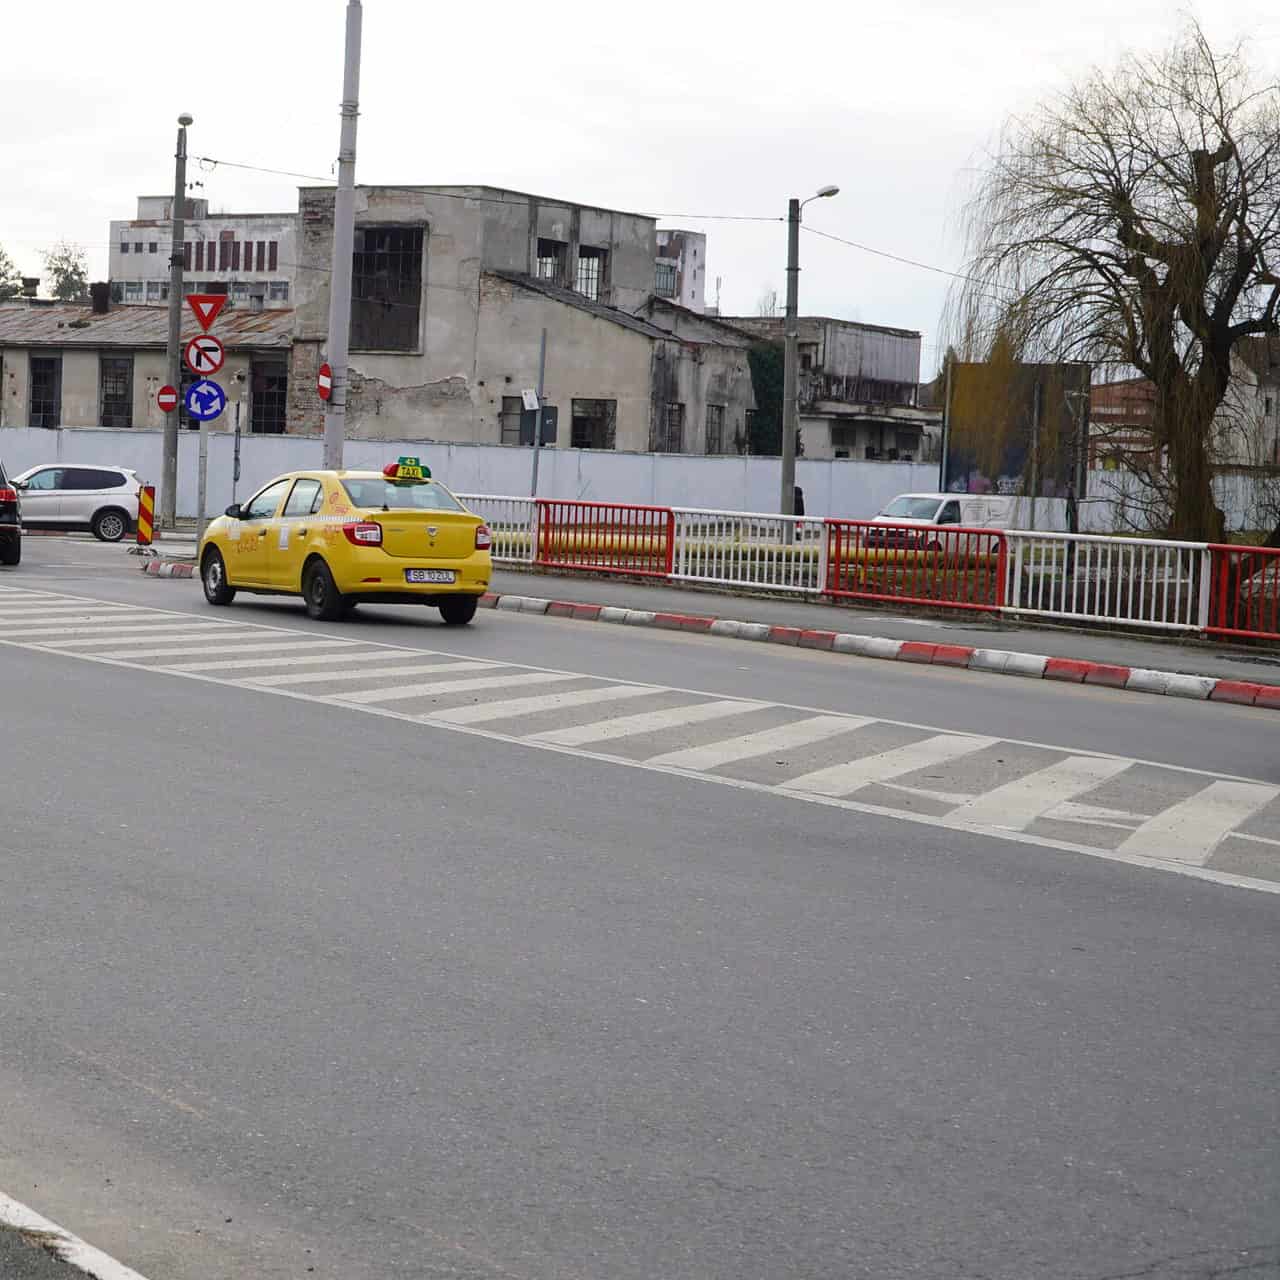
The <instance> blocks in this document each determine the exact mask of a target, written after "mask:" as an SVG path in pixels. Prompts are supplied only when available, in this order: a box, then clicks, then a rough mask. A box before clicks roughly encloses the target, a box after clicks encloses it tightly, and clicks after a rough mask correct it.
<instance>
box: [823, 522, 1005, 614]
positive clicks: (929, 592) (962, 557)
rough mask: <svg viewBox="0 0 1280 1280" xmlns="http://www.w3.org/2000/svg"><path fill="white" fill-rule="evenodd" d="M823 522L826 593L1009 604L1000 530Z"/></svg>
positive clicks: (942, 603)
mask: <svg viewBox="0 0 1280 1280" xmlns="http://www.w3.org/2000/svg"><path fill="white" fill-rule="evenodd" d="M826 524H827V581H826V592H827V594H828V595H832V596H837V597H843V598H846V599H852V600H886V601H897V602H899V603H902V604H926V605H931V606H933V607H934V608H938V607H941V608H951V609H979V610H986V611H991V612H994V611H995V610H997V609H1001V608H1003V607H1004V603H1005V583H1006V580H1007V567H1008V556H1009V550H1008V543H1007V541H1006V539H1005V537H1004V535H1003V534H1002V533H1001V532H999V531H998V530H992V529H970V528H966V527H962V526H959V525H942V526H922V525H905V524H904V525H891V524H874V523H870V522H868V521H864V520H828V521H827V522H826Z"/></svg>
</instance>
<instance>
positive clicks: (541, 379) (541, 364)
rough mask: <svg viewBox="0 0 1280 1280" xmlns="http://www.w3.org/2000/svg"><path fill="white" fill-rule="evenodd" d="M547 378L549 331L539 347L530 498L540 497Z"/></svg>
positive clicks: (544, 333)
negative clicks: (539, 479)
mask: <svg viewBox="0 0 1280 1280" xmlns="http://www.w3.org/2000/svg"><path fill="white" fill-rule="evenodd" d="M546 378H547V331H546V330H545V329H543V331H542V342H541V344H540V345H539V346H538V409H537V413H536V415H535V416H534V419H533V479H532V480H531V481H530V482H529V496H530V497H531V498H536V497H537V496H538V455H539V454H540V453H541V452H542V393H543V390H544V388H545V386H546Z"/></svg>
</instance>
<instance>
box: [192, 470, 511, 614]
mask: <svg viewBox="0 0 1280 1280" xmlns="http://www.w3.org/2000/svg"><path fill="white" fill-rule="evenodd" d="M492 541H493V539H492V535H491V534H490V532H489V528H488V526H487V525H486V524H485V523H484V521H483V520H482V519H481V518H480V517H479V516H478V515H476V514H475V513H474V512H471V511H468V510H467V509H466V507H464V506H463V505H462V503H461V502H459V501H458V499H457V498H455V497H454V496H453V494H452V493H450V492H449V490H448V489H446V488H445V487H444V485H442V484H441V483H440V482H439V481H437V480H433V479H432V478H431V472H430V470H429V469H428V468H426V467H425V466H422V465H421V464H420V463H419V461H418V459H417V458H401V459H400V460H399V461H398V462H393V463H390V464H389V465H388V466H387V467H385V468H384V469H383V470H382V471H292V472H290V473H289V474H288V475H285V476H280V477H279V478H278V479H276V480H273V481H271V483H270V484H268V485H267V486H266V487H265V488H263V489H262V490H260V491H259V492H258V493H256V494H255V495H254V496H253V497H252V498H250V499H249V501H248V502H245V503H239V504H235V505H232V506H230V507H228V508H227V510H226V513H225V514H224V515H221V516H219V517H218V518H217V519H216V520H214V521H213V522H212V523H211V524H210V525H209V527H208V529H207V530H206V531H205V535H204V537H203V539H201V542H200V548H199V565H200V579H201V582H202V583H203V584H204V594H205V599H206V600H208V601H209V603H210V604H215V605H226V604H230V603H231V601H232V600H234V599H235V595H236V592H237V591H250V592H254V593H257V594H267V595H300V596H301V597H302V598H303V600H304V601H305V602H306V606H307V612H308V613H309V614H310V615H311V617H313V618H322V619H325V620H326V621H332V620H334V619H337V618H342V617H345V616H346V615H347V614H348V613H350V612H351V610H352V609H353V608H354V607H355V606H356V605H357V604H360V603H362V602H363V603H372V602H374V601H383V602H385V603H387V604H393V603H394V604H404V603H413V604H427V605H434V606H435V607H436V608H437V609H439V610H440V614H441V616H442V617H443V618H444V621H445V622H446V623H448V624H449V625H451V626H464V625H465V624H466V623H468V622H470V621H471V619H472V618H473V617H475V612H476V605H477V603H478V602H479V599H480V597H481V596H482V595H483V594H484V593H485V592H486V591H487V590H488V589H489V577H490V575H491V573H492V570H493V565H492V560H491V557H490V550H489V549H490V546H491V544H492Z"/></svg>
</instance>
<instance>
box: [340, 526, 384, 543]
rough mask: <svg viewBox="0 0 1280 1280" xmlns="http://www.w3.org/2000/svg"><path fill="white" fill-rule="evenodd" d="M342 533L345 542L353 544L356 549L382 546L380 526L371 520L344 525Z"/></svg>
mask: <svg viewBox="0 0 1280 1280" xmlns="http://www.w3.org/2000/svg"><path fill="white" fill-rule="evenodd" d="M342 532H343V533H345V534H346V535H347V541H348V542H353V543H355V545H356V546H357V547H380V546H382V526H381V525H380V524H376V523H375V522H373V521H371V520H369V521H366V520H359V521H352V522H351V523H350V524H344V525H343V526H342Z"/></svg>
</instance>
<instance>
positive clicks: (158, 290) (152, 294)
mask: <svg viewBox="0 0 1280 1280" xmlns="http://www.w3.org/2000/svg"><path fill="white" fill-rule="evenodd" d="M147 301H148V302H168V301H169V282H168V281H167V280H148V281H147Z"/></svg>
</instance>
